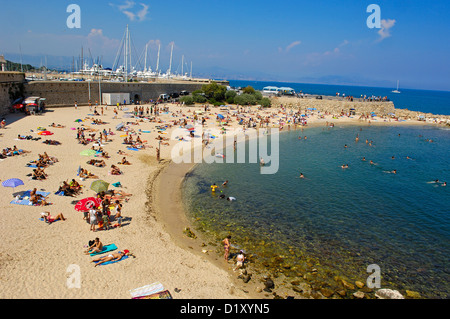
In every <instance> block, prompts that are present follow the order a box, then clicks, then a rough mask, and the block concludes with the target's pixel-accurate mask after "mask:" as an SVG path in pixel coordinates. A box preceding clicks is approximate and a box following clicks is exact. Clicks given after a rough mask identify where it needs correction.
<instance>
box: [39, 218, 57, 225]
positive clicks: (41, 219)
mask: <svg viewBox="0 0 450 319" xmlns="http://www.w3.org/2000/svg"><path fill="white" fill-rule="evenodd" d="M39 220H40V221H44V218H42V217H41V218H39ZM58 220H60V219H57V220H54V221H52V222H51V223H50V224H52V223H54V222H57V221H58Z"/></svg>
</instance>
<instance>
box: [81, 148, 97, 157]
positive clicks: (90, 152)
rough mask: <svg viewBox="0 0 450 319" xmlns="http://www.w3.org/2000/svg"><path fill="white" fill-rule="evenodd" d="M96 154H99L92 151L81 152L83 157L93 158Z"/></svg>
mask: <svg viewBox="0 0 450 319" xmlns="http://www.w3.org/2000/svg"><path fill="white" fill-rule="evenodd" d="M95 154H97V151H95V150H91V149H87V150H83V151H81V152H80V155H82V156H92V155H95Z"/></svg>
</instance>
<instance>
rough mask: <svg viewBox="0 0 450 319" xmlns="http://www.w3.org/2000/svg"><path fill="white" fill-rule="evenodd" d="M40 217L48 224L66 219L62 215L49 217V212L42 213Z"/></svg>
mask: <svg viewBox="0 0 450 319" xmlns="http://www.w3.org/2000/svg"><path fill="white" fill-rule="evenodd" d="M41 216H42V218H44V221H45V222H46V223H48V224H51V223H53V222H56V221H57V220H66V218H65V217H64V215H63V214H62V213H60V214H58V215H56V216H51V215H50V212H42V213H41Z"/></svg>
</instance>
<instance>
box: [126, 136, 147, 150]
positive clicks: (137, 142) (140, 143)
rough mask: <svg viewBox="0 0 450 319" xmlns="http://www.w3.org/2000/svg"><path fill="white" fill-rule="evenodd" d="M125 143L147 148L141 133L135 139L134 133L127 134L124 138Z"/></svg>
mask: <svg viewBox="0 0 450 319" xmlns="http://www.w3.org/2000/svg"><path fill="white" fill-rule="evenodd" d="M123 144H125V145H130V146H131V147H134V148H145V141H142V140H141V138H140V137H139V135H138V136H137V137H136V140H133V136H132V135H127V136H126V137H125V138H124V139H123Z"/></svg>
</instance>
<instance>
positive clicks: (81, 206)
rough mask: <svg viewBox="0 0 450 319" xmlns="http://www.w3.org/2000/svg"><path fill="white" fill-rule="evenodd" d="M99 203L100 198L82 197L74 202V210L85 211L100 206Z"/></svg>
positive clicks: (100, 201)
mask: <svg viewBox="0 0 450 319" xmlns="http://www.w3.org/2000/svg"><path fill="white" fill-rule="evenodd" d="M101 203H102V199H101V198H96V197H88V198H84V199H82V200H80V201H79V202H78V203H76V204H75V210H76V211H77V212H86V211H88V210H90V209H91V208H93V207H98V206H100V204H101Z"/></svg>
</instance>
